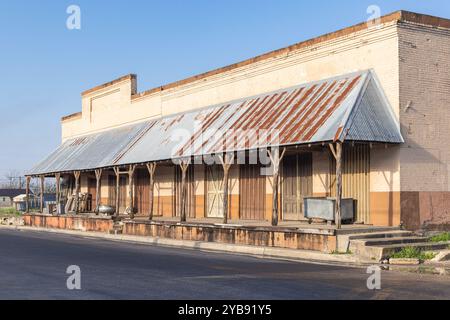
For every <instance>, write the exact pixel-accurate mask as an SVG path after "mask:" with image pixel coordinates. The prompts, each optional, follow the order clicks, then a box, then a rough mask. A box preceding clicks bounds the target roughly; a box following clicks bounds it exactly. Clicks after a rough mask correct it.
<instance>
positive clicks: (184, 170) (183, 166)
mask: <svg viewBox="0 0 450 320" xmlns="http://www.w3.org/2000/svg"><path fill="white" fill-rule="evenodd" d="M180 168H181V209H180V210H181V212H180V220H181V222H186V195H187V192H186V173H187V170H188V168H189V160H188V161H182V162H181V163H180Z"/></svg>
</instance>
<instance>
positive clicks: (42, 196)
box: [39, 176, 45, 213]
mask: <svg viewBox="0 0 450 320" xmlns="http://www.w3.org/2000/svg"><path fill="white" fill-rule="evenodd" d="M40 180H41V199H40V200H41V201H40V205H39V212H40V213H44V182H45V176H40Z"/></svg>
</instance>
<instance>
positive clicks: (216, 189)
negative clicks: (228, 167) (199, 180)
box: [206, 165, 223, 218]
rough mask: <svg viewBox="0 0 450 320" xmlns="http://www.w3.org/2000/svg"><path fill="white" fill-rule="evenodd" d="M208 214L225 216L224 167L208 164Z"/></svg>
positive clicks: (208, 215)
mask: <svg viewBox="0 0 450 320" xmlns="http://www.w3.org/2000/svg"><path fill="white" fill-rule="evenodd" d="M206 216H207V217H208V218H223V169H222V167H221V166H218V165H214V166H206Z"/></svg>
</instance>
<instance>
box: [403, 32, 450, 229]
mask: <svg viewBox="0 0 450 320" xmlns="http://www.w3.org/2000/svg"><path fill="white" fill-rule="evenodd" d="M398 33H399V58H400V122H401V127H402V133H403V136H404V138H405V140H406V144H405V145H404V146H402V147H401V149H400V160H401V162H400V184H401V191H402V192H401V203H402V219H403V220H405V222H407V224H409V225H412V226H413V227H420V226H422V225H424V224H425V225H430V224H431V225H433V224H445V223H449V222H450V192H449V191H450V175H449V173H450V145H449V144H448V139H449V137H450V30H448V29H447V30H446V29H437V28H428V27H422V26H415V25H411V24H408V25H405V24H401V25H400V26H399V30H398Z"/></svg>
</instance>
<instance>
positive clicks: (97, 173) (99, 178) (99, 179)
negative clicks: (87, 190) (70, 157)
mask: <svg viewBox="0 0 450 320" xmlns="http://www.w3.org/2000/svg"><path fill="white" fill-rule="evenodd" d="M102 173H103V170H102V169H97V170H95V179H96V180H97V184H96V186H95V188H96V189H95V190H96V191H95V213H96V214H97V215H98V210H99V208H100V201H101V199H102V198H101V190H102V189H101V186H102V185H101V183H102Z"/></svg>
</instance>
